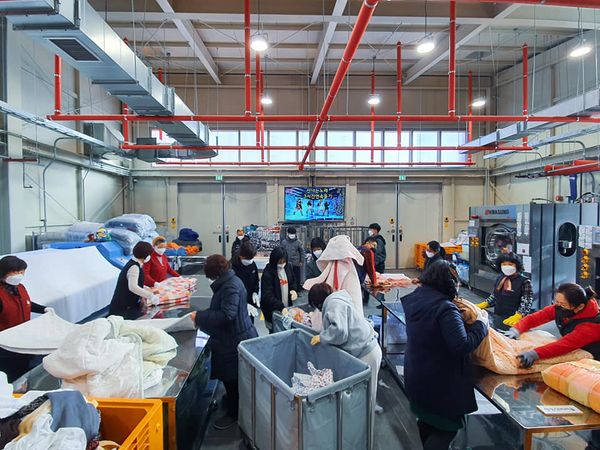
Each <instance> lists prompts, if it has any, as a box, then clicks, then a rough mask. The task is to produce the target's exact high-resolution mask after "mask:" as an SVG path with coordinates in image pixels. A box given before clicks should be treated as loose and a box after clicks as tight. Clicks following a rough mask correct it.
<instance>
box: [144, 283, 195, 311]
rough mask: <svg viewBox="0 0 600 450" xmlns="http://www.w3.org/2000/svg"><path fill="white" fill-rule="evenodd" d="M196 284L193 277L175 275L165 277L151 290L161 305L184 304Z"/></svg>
mask: <svg viewBox="0 0 600 450" xmlns="http://www.w3.org/2000/svg"><path fill="white" fill-rule="evenodd" d="M196 285H197V280H196V279H195V278H185V277H175V278H168V279H166V280H165V281H163V282H162V283H160V284H159V285H158V286H156V287H154V288H153V289H152V291H153V292H154V293H155V294H156V295H158V297H159V298H160V303H161V305H170V304H185V303H187V302H189V300H190V297H191V296H192V293H193V292H194V291H195V290H196Z"/></svg>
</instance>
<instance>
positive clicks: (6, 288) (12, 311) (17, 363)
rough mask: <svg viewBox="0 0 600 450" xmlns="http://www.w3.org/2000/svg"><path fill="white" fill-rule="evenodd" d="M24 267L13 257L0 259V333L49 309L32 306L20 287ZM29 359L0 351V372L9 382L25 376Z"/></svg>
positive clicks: (25, 267) (26, 294)
mask: <svg viewBox="0 0 600 450" xmlns="http://www.w3.org/2000/svg"><path fill="white" fill-rule="evenodd" d="M26 270H27V263H26V262H25V261H23V260H22V259H20V258H17V257H16V256H5V257H4V258H2V259H0V331H3V330H6V329H7V328H12V327H15V326H17V325H20V324H22V323H24V322H27V321H28V320H30V319H31V313H32V312H33V313H38V314H42V313H44V312H49V311H53V310H52V308H46V307H45V306H42V305H38V304H37V303H34V302H32V301H31V299H30V298H29V293H28V292H27V289H25V286H23V284H22V283H23V279H24V276H25V271H26ZM32 359H33V356H31V355H23V354H19V353H13V352H9V351H7V350H4V349H0V371H2V372H4V373H6V376H7V378H8V381H9V382H12V381H14V380H16V379H17V378H19V377H20V376H21V375H23V374H24V373H25V372H27V371H28V370H29V369H30V368H31V367H30V363H31V361H32Z"/></svg>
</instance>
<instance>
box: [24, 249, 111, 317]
mask: <svg viewBox="0 0 600 450" xmlns="http://www.w3.org/2000/svg"><path fill="white" fill-rule="evenodd" d="M15 256H18V257H19V258H21V259H23V260H25V261H26V262H27V265H28V267H27V272H26V274H25V280H24V281H23V284H24V286H25V287H26V288H27V290H28V291H29V295H30V297H31V300H32V301H33V302H35V303H39V304H41V305H44V306H50V307H52V308H54V310H55V311H56V314H57V315H58V316H60V317H62V318H63V319H65V320H67V321H69V322H79V321H80V320H82V319H85V318H86V317H88V316H89V315H90V314H93V313H94V312H96V311H98V310H100V309H102V308H104V307H105V306H108V305H109V304H110V300H111V299H112V295H113V292H114V289H115V285H116V283H117V277H118V276H119V270H118V269H117V268H116V267H114V266H113V265H112V264H110V263H109V262H108V261H107V260H106V259H105V258H104V257H103V256H102V255H101V254H100V252H99V251H98V249H97V248H96V247H85V248H77V249H72V250H56V249H45V250H37V251H33V252H23V253H17V254H15Z"/></svg>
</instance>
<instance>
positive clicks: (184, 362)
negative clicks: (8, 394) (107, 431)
mask: <svg viewBox="0 0 600 450" xmlns="http://www.w3.org/2000/svg"><path fill="white" fill-rule="evenodd" d="M209 304H210V298H208V297H192V299H191V301H190V303H189V304H187V305H183V306H179V307H177V308H175V309H161V308H152V309H151V310H149V311H148V313H147V314H146V315H145V316H143V317H142V319H151V318H176V317H181V316H183V315H185V314H187V313H189V312H190V311H195V310H201V309H206V308H208V306H209ZM172 336H173V337H174V338H175V340H176V341H177V344H178V347H177V355H176V356H175V357H174V358H173V359H172V360H171V361H169V364H168V365H167V367H165V369H164V373H163V378H162V381H161V383H160V384H157V385H156V386H153V387H151V388H149V389H147V390H146V391H145V392H144V396H145V397H146V398H159V399H161V400H162V401H163V407H164V411H163V413H164V431H165V449H170V450H175V449H179V450H187V449H190V448H192V444H193V442H194V440H195V439H196V436H197V435H198V433H199V432H200V433H202V434H203V433H204V431H205V429H206V426H207V423H208V419H209V415H210V411H211V409H212V405H213V396H214V392H215V389H216V382H214V381H211V380H210V349H209V346H207V345H206V344H207V342H208V337H207V336H206V335H204V334H203V333H198V332H196V331H180V332H177V333H172ZM13 385H14V388H15V392H18V393H24V392H27V391H30V390H43V391H48V390H53V389H59V388H60V386H61V382H60V380H59V379H57V378H54V377H53V376H51V375H50V374H49V373H48V372H46V371H45V370H44V368H43V366H42V365H39V366H37V367H36V368H34V369H33V370H31V371H29V372H28V373H26V374H25V375H23V376H22V377H21V378H19V379H18V380H16V381H15V382H14V383H13Z"/></svg>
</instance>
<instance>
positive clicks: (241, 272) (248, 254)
mask: <svg viewBox="0 0 600 450" xmlns="http://www.w3.org/2000/svg"><path fill="white" fill-rule="evenodd" d="M255 256H256V249H255V248H254V245H252V243H251V242H250V241H245V242H243V243H242V245H241V246H240V249H239V251H238V253H237V254H236V255H234V257H233V258H231V267H232V268H233V271H234V273H235V275H236V276H237V277H238V278H239V279H240V280H242V283H244V287H245V288H246V293H247V301H248V313H249V314H250V319H251V320H252V323H254V317H256V316H257V315H258V309H257V308H259V307H260V299H259V296H258V293H259V292H260V284H259V279H258V267H256V263H255V262H254V257H255Z"/></svg>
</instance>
